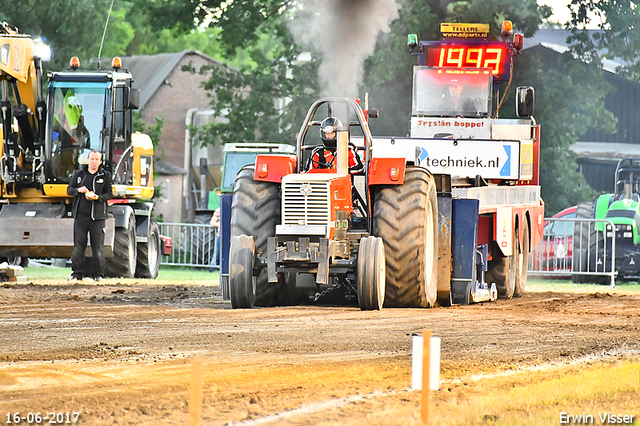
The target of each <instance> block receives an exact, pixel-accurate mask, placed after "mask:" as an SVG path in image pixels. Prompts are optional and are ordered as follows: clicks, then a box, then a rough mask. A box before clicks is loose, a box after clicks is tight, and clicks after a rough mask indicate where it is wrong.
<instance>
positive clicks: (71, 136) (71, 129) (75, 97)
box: [47, 82, 106, 181]
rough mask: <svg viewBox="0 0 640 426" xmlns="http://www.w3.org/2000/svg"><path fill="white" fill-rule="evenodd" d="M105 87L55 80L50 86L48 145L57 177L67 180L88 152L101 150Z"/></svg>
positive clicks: (53, 171)
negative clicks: (57, 81)
mask: <svg viewBox="0 0 640 426" xmlns="http://www.w3.org/2000/svg"><path fill="white" fill-rule="evenodd" d="M105 89H106V87H100V86H98V85H97V84H95V83H94V84H86V83H84V84H81V83H78V82H74V83H66V84H56V83H54V84H53V85H52V87H51V88H50V94H49V111H48V113H49V117H50V119H49V123H51V125H50V126H49V130H48V133H47V141H48V143H47V146H48V149H50V155H51V171H52V173H53V175H54V176H55V177H56V178H58V179H61V180H63V181H67V180H68V179H69V178H71V175H72V174H73V172H74V170H76V168H78V167H79V164H80V162H82V161H83V159H85V158H86V154H87V153H88V152H89V151H91V150H92V149H96V150H99V151H104V147H103V146H102V132H101V130H102V127H103V121H104V111H105V106H106V90H105Z"/></svg>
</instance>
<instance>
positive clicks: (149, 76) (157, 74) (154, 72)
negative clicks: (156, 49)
mask: <svg viewBox="0 0 640 426" xmlns="http://www.w3.org/2000/svg"><path fill="white" fill-rule="evenodd" d="M191 55H199V56H201V57H203V58H205V59H206V60H208V61H210V62H213V63H216V64H219V65H223V64H222V62H220V61H218V60H216V59H213V58H212V57H211V56H208V55H205V54H204V53H201V52H198V51H197V50H183V51H182V52H177V53H159V54H157V55H138V56H126V57H123V58H122V64H123V67H124V68H128V69H129V71H130V72H131V74H133V81H134V84H133V86H134V87H137V88H138V89H140V109H143V108H144V107H145V105H146V104H147V102H149V100H150V99H151V98H152V97H153V95H154V94H155V93H156V91H157V90H158V88H159V87H160V86H161V85H162V84H163V83H164V82H165V80H166V79H167V78H168V77H169V75H170V74H171V73H172V72H173V71H174V69H175V68H176V67H177V66H178V64H179V63H180V62H181V61H182V59H183V58H184V57H185V56H191Z"/></svg>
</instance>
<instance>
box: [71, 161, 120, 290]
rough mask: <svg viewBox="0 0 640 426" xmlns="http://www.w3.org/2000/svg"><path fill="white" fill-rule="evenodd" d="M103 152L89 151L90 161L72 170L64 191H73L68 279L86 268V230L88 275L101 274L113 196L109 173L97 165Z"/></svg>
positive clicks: (79, 277) (78, 277)
mask: <svg viewBox="0 0 640 426" xmlns="http://www.w3.org/2000/svg"><path fill="white" fill-rule="evenodd" d="M101 162H102V154H101V153H100V152H99V151H91V152H90V153H89V164H88V165H86V166H82V168H81V169H80V170H76V171H75V172H74V173H73V177H72V178H71V182H69V187H68V188H67V194H69V195H73V196H74V197H75V198H74V199H73V217H74V222H73V254H72V255H71V269H72V271H73V272H72V274H71V279H72V280H82V278H83V274H84V270H85V262H86V258H85V250H86V249H87V234H89V235H90V236H91V252H92V254H93V257H92V259H91V278H92V279H93V280H94V281H100V279H101V278H102V276H103V275H104V268H105V261H104V226H105V221H106V219H107V217H108V213H107V200H109V199H111V198H112V197H113V193H112V190H111V175H110V174H109V173H107V172H105V170H104V169H103V168H102V167H100V163H101Z"/></svg>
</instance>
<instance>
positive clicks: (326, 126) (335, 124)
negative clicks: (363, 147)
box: [308, 117, 364, 173]
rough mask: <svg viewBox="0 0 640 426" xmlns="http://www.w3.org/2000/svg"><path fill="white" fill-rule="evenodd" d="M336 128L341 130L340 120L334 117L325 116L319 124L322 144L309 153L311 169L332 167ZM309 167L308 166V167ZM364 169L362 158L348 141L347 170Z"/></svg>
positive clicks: (335, 146)
mask: <svg viewBox="0 0 640 426" xmlns="http://www.w3.org/2000/svg"><path fill="white" fill-rule="evenodd" d="M338 130H342V122H340V120H338V119H337V118H335V117H327V118H325V119H324V120H322V124H320V138H321V139H322V143H323V146H320V147H317V148H315V149H314V150H313V153H312V154H311V157H310V160H311V167H310V168H313V169H334V168H335V167H336V165H335V164H334V160H335V153H336V148H337V146H338V144H337V135H338ZM308 168H309V167H308ZM362 170H364V165H363V164H362V160H361V159H360V156H359V155H358V153H357V148H356V146H355V144H353V143H351V142H349V171H350V172H352V173H358V172H361V171H362Z"/></svg>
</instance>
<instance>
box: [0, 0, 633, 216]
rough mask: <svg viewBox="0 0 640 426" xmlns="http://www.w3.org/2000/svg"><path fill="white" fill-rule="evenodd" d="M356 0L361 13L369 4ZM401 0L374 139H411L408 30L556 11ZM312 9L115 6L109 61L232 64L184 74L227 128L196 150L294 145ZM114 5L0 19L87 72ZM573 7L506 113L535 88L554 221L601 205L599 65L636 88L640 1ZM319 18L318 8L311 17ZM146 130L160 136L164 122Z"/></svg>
mask: <svg viewBox="0 0 640 426" xmlns="http://www.w3.org/2000/svg"><path fill="white" fill-rule="evenodd" d="M327 1H329V0H327ZM335 1H339V0H335ZM342 1H355V0H342ZM357 1H358V2H359V3H360V4H361V5H362V7H366V6H367V4H368V2H369V1H374V0H357ZM397 2H398V4H400V6H401V8H400V10H399V18H398V19H396V20H395V21H394V22H392V23H391V24H390V29H391V31H389V32H388V33H384V34H380V35H379V36H378V38H377V44H376V48H375V51H374V53H373V54H372V55H371V56H370V57H369V58H367V60H366V62H365V64H364V72H363V75H362V79H361V84H360V88H359V93H360V94H361V96H364V94H365V93H369V94H370V101H371V106H372V107H375V108H377V109H379V110H380V112H381V118H380V119H378V120H376V121H372V123H371V128H372V131H373V133H374V134H377V135H404V134H406V133H407V131H408V120H409V117H410V108H411V105H410V102H411V101H410V100H411V79H412V78H411V77H412V66H413V65H414V63H415V58H414V57H412V56H411V55H410V54H409V53H408V51H407V49H406V46H405V43H406V35H407V34H408V33H417V34H418V36H419V38H420V39H421V40H429V39H431V40H433V39H438V38H439V24H440V23H441V22H483V23H489V24H490V25H491V32H492V34H493V35H494V36H495V35H497V34H498V32H499V28H500V24H501V23H502V21H503V20H504V19H510V20H512V21H513V23H514V28H515V29H516V30H517V31H519V32H522V33H524V35H525V37H530V36H532V35H533V34H535V32H536V31H537V30H538V28H540V26H541V25H543V24H544V23H545V20H547V18H549V16H550V14H551V10H550V9H549V8H548V7H546V6H538V5H537V4H536V2H535V0H463V1H453V0H397ZM312 4H313V2H312V0H302V1H293V0H253V1H249V0H233V1H222V0H192V1H188V2H186V1H182V0H114V1H113V11H112V13H111V16H110V19H109V23H108V28H107V32H106V38H105V40H104V44H103V45H102V57H111V56H115V55H139V54H156V53H163V52H177V51H182V50H185V49H196V50H199V51H201V52H203V53H205V54H208V55H210V56H212V57H214V58H215V59H217V60H219V61H221V62H223V63H225V64H227V65H228V66H227V67H224V68H219V67H218V68H205V69H201V70H196V69H187V70H185V72H201V73H204V74H206V75H208V76H209V77H210V79H209V81H208V83H206V85H205V86H204V87H203V90H207V91H209V92H210V94H211V99H212V108H213V109H215V110H216V111H218V113H217V114H219V115H225V116H226V117H227V120H224V121H222V122H220V123H218V124H211V125H209V126H207V127H206V128H201V129H198V132H197V137H198V138H199V141H200V143H201V144H204V145H206V144H213V143H224V142H226V141H238V140H245V141H256V140H260V141H275V142H288V143H293V141H294V138H295V133H296V131H297V130H298V126H299V125H300V123H301V121H302V119H303V118H304V115H305V113H306V110H307V108H308V106H309V105H310V104H311V103H312V102H313V101H314V100H315V99H316V98H317V97H318V96H319V94H320V93H321V87H320V85H321V84H322V83H321V82H320V81H319V79H318V73H317V70H318V66H319V64H320V60H321V59H320V55H319V53H318V52H317V51H316V50H315V49H314V48H313V46H310V45H303V44H301V43H299V42H297V41H296V40H295V39H294V37H293V36H292V34H291V31H290V29H289V26H288V23H289V22H290V21H291V20H294V19H296V16H297V14H299V13H302V12H301V7H303V6H304V5H309V6H311V5H312ZM110 7H111V1H109V0H106V1H95V0H74V1H73V2H70V1H69V0H48V1H47V2H42V1H40V0H21V1H20V6H19V7H16V2H15V0H0V21H7V22H9V23H11V24H13V25H16V26H18V27H19V28H20V29H21V31H22V32H23V33H28V34H32V35H42V36H46V38H47V40H48V42H49V43H50V44H51V45H52V46H53V49H54V52H55V57H54V60H53V61H52V62H51V63H50V64H49V65H48V68H49V69H62V68H66V66H67V63H68V59H69V58H70V57H71V56H73V55H76V56H79V57H80V59H81V61H83V62H84V63H89V62H91V61H94V62H95V59H96V58H97V56H98V52H99V51H100V47H101V39H102V33H103V31H104V27H105V21H106V18H107V15H108V13H109V9H110ZM570 8H571V10H572V12H573V19H572V21H571V22H570V23H569V24H568V26H567V27H568V28H569V29H572V30H573V31H574V32H573V36H572V37H571V39H570V41H571V42H572V43H573V48H572V50H570V51H569V52H567V53H565V54H563V61H562V62H561V65H562V67H561V68H556V69H551V68H544V67H543V66H542V61H541V58H537V57H536V56H535V55H533V54H529V53H527V52H526V51H525V53H524V54H523V55H521V56H520V57H519V58H517V60H516V62H515V69H514V75H515V77H514V81H513V82H512V84H511V93H509V94H508V97H507V99H508V101H507V103H506V104H505V105H504V106H503V108H502V109H501V114H502V116H503V117H505V118H509V117H510V116H512V115H513V114H512V113H511V112H512V111H513V109H514V108H513V88H514V87H517V86H519V85H531V86H534V87H535V89H536V118H537V120H538V122H539V123H540V124H541V128H542V135H541V162H540V171H541V184H542V195H543V198H544V199H545V201H546V205H547V215H551V214H553V213H555V212H557V211H559V210H561V209H562V208H565V207H567V206H570V205H573V204H576V203H578V202H580V201H583V200H590V199H593V197H594V196H595V194H593V191H591V190H590V189H589V188H588V187H587V186H586V184H585V183H584V179H583V177H582V175H581V174H580V173H578V171H577V164H576V162H575V155H573V154H572V153H571V152H570V150H569V146H570V145H571V144H572V143H574V142H576V141H577V140H579V138H580V136H581V135H582V134H583V133H584V132H585V130H586V129H587V128H588V126H592V125H593V123H598V126H600V127H601V128H603V129H607V130H609V131H612V130H613V129H614V128H615V125H616V123H615V120H614V118H613V116H612V115H611V114H610V113H609V112H608V111H607V110H606V109H605V108H604V105H603V97H604V96H605V94H606V93H607V91H608V90H609V88H608V87H607V85H606V84H605V82H604V81H603V79H602V77H601V64H600V61H601V59H602V58H605V57H606V58H615V57H617V58H620V59H622V60H624V61H626V63H627V65H626V66H625V67H624V68H623V69H621V70H620V73H621V75H623V76H625V77H627V78H629V79H630V80H633V81H639V79H640V59H639V57H640V55H638V51H639V50H640V31H638V28H639V27H640V18H639V14H638V8H637V4H636V2H635V1H628V0H627V1H621V0H607V1H606V2H594V1H592V0H573V1H572V3H571V5H570ZM313 12H314V10H313V8H312V7H309V8H308V10H306V11H305V13H313ZM594 22H595V23H598V24H599V26H600V28H602V29H605V30H607V31H605V32H603V33H602V34H600V35H596V36H594V37H591V38H590V37H587V36H586V33H585V32H583V31H582V29H583V28H585V26H586V25H587V24H594ZM328 24H330V20H329V22H328ZM525 40H526V39H525ZM525 43H526V41H525ZM525 45H526V44H525ZM303 52H309V53H310V59H308V60H301V59H302V58H304V55H303ZM572 59H580V60H581V61H582V62H580V61H575V60H572ZM585 63H586V65H585ZM249 88H250V89H249ZM502 90H504V87H503V88H502ZM276 99H287V100H288V103H281V104H279V103H277V102H274V100H276ZM285 104H286V105H285ZM158 126H159V127H158ZM150 127H151V128H152V129H155V130H154V131H156V132H157V133H159V132H160V131H161V123H160V122H157V123H156V125H155V126H150Z"/></svg>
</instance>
